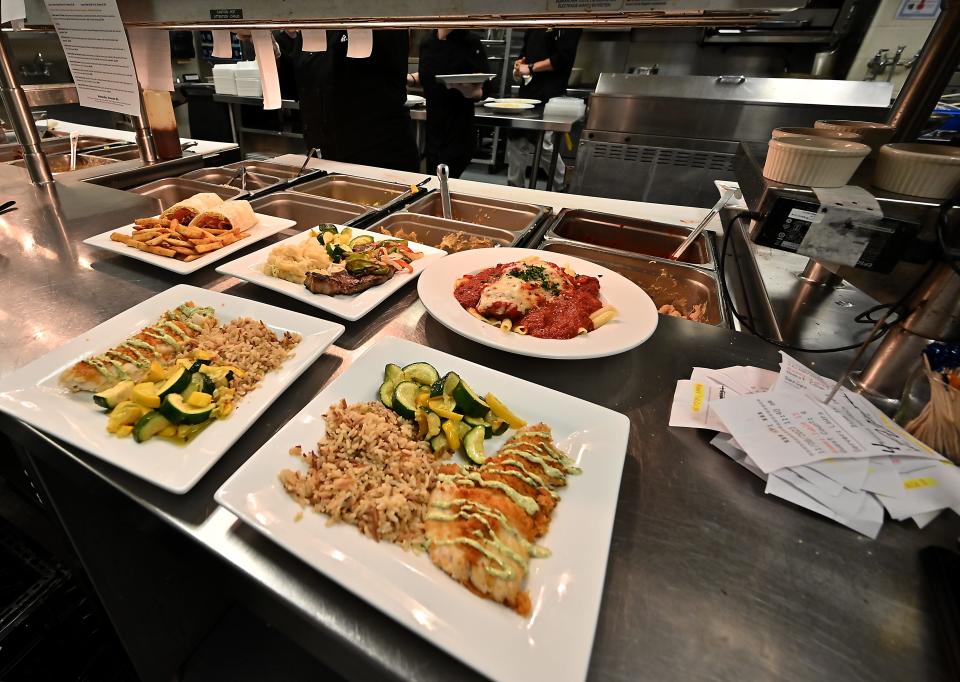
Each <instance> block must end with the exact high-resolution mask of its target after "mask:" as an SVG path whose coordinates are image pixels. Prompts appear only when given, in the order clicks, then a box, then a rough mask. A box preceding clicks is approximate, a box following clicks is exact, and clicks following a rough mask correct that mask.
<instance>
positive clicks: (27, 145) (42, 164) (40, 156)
mask: <svg viewBox="0 0 960 682" xmlns="http://www.w3.org/2000/svg"><path fill="white" fill-rule="evenodd" d="M0 99H2V100H3V106H4V108H5V109H6V110H7V116H8V117H9V118H10V123H11V125H12V126H13V132H14V133H15V134H16V136H17V142H19V143H20V147H21V148H22V149H23V162H24V164H25V165H26V167H27V172H28V173H29V174H30V180H31V181H32V182H33V184H35V185H48V184H50V183H52V182H53V174H52V173H50V166H49V165H48V164H47V157H46V156H45V155H44V153H43V149H42V148H41V147H40V136H39V135H38V134H37V127H36V125H34V123H33V114H31V113H30V105H29V104H28V103H27V96H26V95H25V94H24V92H23V88H21V87H20V81H19V79H18V78H17V69H16V64H14V61H13V52H12V50H11V49H10V43H9V41H8V39H7V36H6V35H4V34H3V33H0Z"/></svg>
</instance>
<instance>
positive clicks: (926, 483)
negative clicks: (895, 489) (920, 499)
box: [903, 476, 937, 490]
mask: <svg viewBox="0 0 960 682" xmlns="http://www.w3.org/2000/svg"><path fill="white" fill-rule="evenodd" d="M935 485H937V479H935V478H932V477H930V476H924V477H923V478H911V479H908V480H906V481H904V482H903V487H904V488H906V489H907V490H912V489H914V488H932V487H933V486H935Z"/></svg>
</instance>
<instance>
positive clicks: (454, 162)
mask: <svg viewBox="0 0 960 682" xmlns="http://www.w3.org/2000/svg"><path fill="white" fill-rule="evenodd" d="M488 72H489V66H488V64H487V53H486V50H485V49H484V47H483V43H481V42H480V38H479V37H478V36H477V35H476V34H474V33H472V32H471V31H468V30H465V29H458V30H456V31H451V32H450V34H449V35H447V38H446V40H440V39H439V38H438V37H437V32H436V31H433V32H432V33H431V34H430V36H428V37H427V38H425V39H424V40H423V42H421V43H420V67H419V73H420V84H421V85H422V86H423V94H424V96H425V97H426V99H427V123H426V145H425V148H426V158H427V171H428V172H430V173H432V172H433V171H434V170H435V169H436V167H437V164H439V163H445V164H447V166H449V168H450V175H451V177H460V174H461V173H463V171H464V170H465V169H466V168H467V166H468V165H469V163H470V159H471V158H472V157H473V152H474V150H475V149H476V146H477V131H476V127H475V126H474V122H473V109H474V102H473V100H471V99H468V98H466V97H464V96H463V94H462V93H461V92H460V91H459V90H455V89H452V88H447V87H446V86H444V85H443V83H441V82H439V81H438V80H437V76H438V75H444V74H450V73H488ZM484 89H485V90H486V86H485V88H484Z"/></svg>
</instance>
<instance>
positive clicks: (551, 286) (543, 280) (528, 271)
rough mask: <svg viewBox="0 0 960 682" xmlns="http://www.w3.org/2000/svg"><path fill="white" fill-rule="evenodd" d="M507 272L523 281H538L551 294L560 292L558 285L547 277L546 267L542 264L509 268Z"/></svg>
mask: <svg viewBox="0 0 960 682" xmlns="http://www.w3.org/2000/svg"><path fill="white" fill-rule="evenodd" d="M507 274H508V275H509V276H510V277H516V278H517V279H519V280H522V281H524V282H536V283H539V284H540V286H541V287H543V288H544V289H546V290H547V291H549V292H551V293H553V294H558V293H560V287H559V285H558V284H557V283H556V282H551V281H550V280H549V279H547V269H546V268H545V267H544V266H542V265H528V266H527V267H526V268H524V269H522V270H511V271H510V272H508V273H507Z"/></svg>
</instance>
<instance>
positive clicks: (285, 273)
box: [263, 237, 330, 284]
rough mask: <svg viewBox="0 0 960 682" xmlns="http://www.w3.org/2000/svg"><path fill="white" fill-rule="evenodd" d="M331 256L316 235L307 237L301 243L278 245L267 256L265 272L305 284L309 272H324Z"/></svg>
mask: <svg viewBox="0 0 960 682" xmlns="http://www.w3.org/2000/svg"><path fill="white" fill-rule="evenodd" d="M329 267H330V257H329V256H328V255H327V251H326V249H325V248H324V246H323V245H322V244H321V243H320V242H318V241H317V239H316V237H307V238H306V239H305V240H303V241H302V242H300V243H299V244H289V245H286V246H278V247H276V248H275V249H273V251H271V252H270V255H269V256H268V257H267V262H266V264H264V266H263V272H264V273H265V274H267V275H269V276H271V277H277V278H278V279H285V280H287V281H288V282H295V283H297V284H303V281H304V280H305V279H306V276H307V273H308V272H324V271H326V270H327V268H329Z"/></svg>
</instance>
